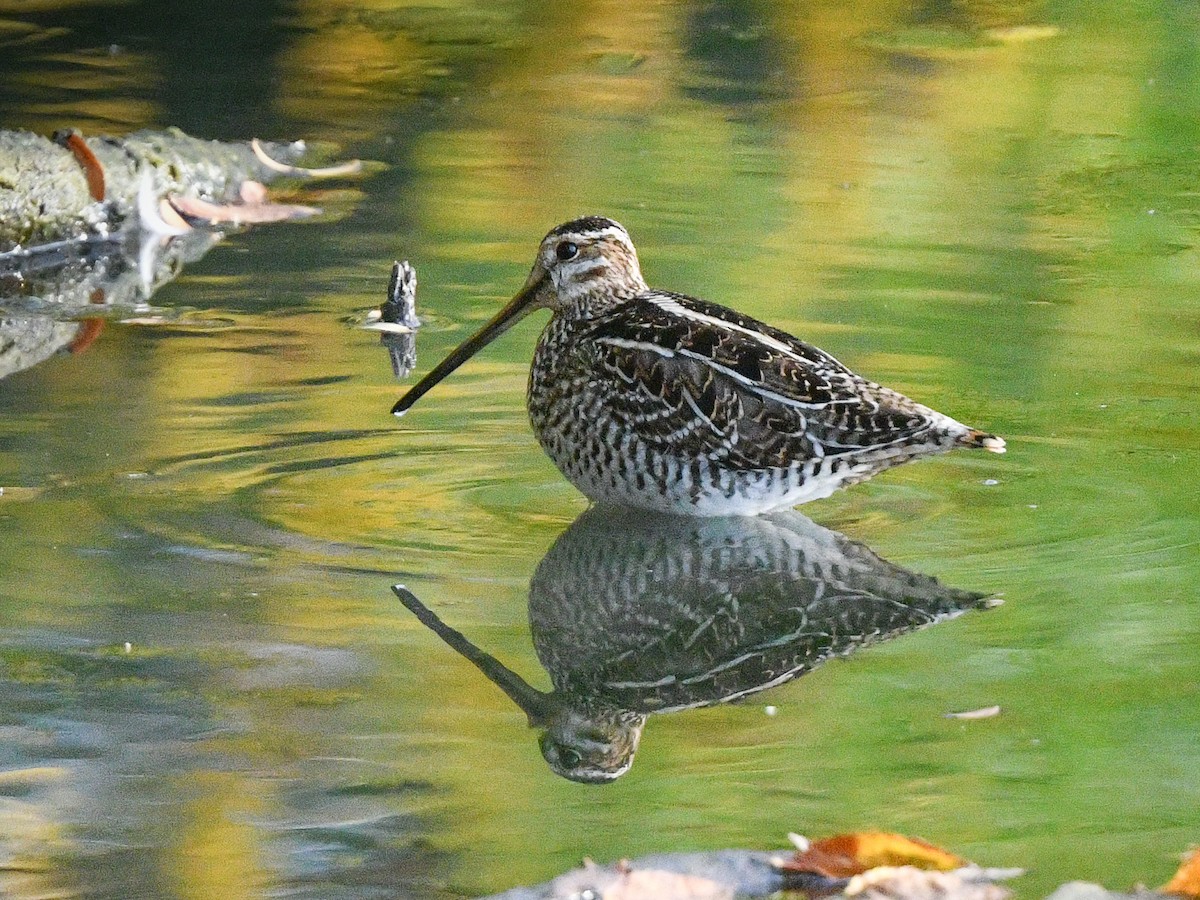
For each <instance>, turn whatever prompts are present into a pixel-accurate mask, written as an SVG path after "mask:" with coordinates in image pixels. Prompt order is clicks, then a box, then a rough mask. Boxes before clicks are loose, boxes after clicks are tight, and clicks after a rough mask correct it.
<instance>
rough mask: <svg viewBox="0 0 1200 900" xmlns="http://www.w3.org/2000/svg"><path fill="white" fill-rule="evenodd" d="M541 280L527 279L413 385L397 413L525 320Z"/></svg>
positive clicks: (394, 408)
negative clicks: (490, 315) (493, 313)
mask: <svg viewBox="0 0 1200 900" xmlns="http://www.w3.org/2000/svg"><path fill="white" fill-rule="evenodd" d="M538 285H539V283H538V282H533V283H531V284H529V283H527V284H526V285H525V287H523V288H521V290H520V292H519V293H518V294H517V295H516V296H515V297H513V298H512V299H511V300H510V301H508V304H507V305H506V306H505V307H504V308H503V309H502V310H500V312H498V313H496V315H495V317H494V318H493V319H492V320H491V321H490V322H488V323H487V324H486V325H484V326H483V327H482V328H480V329H479V330H478V331H477V332H475V333H474V334H473V335H471V336H470V337H469V338H467V339H466V340H465V341H463V342H462V343H461V344H459V345H458V346H457V347H455V348H454V350H452V351H451V352H450V355H449V356H447V357H446V358H445V359H443V360H442V361H441V362H440V363H438V364H437V365H436V366H434V367H433V370H432V371H431V372H430V373H429V374H428V375H426V376H425V377H424V378H422V379H421V380H420V381H418V382H417V383H416V384H414V385H413V386H412V387H411V388H409V390H408V393H407V394H405V395H404V396H403V397H401V398H400V399H399V400H398V401H397V402H396V405H395V406H393V407H392V415H393V416H402V415H404V414H405V413H406V412H408V410H409V408H410V407H411V406H412V405H413V404H414V403H416V402H417V401H418V400H420V399H421V398H422V397H423V396H425V394H426V393H427V392H428V391H429V390H430V389H431V388H432V387H433V386H434V385H435V384H437V383H438V382H439V381H441V380H442V379H443V378H445V377H446V376H447V375H449V374H450V373H451V372H453V371H454V370H455V369H457V368H458V367H459V366H461V365H462V364H463V363H465V362H466V361H467V360H468V359H470V358H471V357H472V356H474V355H475V354H476V353H478V352H479V351H480V350H482V349H483V348H484V347H486V346H487V345H488V344H490V343H491V342H492V341H494V340H495V339H496V338H498V337H500V335H502V334H504V332H506V331H508V329H510V328H512V326H513V325H515V324H517V322H519V321H521V319H523V318H524V317H525V314H526V313H528V312H529V311H530V310H532V309H533V301H534V299H535V298H536V296H537V289H538Z"/></svg>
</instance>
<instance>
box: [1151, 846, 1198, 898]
mask: <svg viewBox="0 0 1200 900" xmlns="http://www.w3.org/2000/svg"><path fill="white" fill-rule="evenodd" d="M1159 891H1160V892H1161V893H1163V894H1182V895H1183V896H1185V897H1198V898H1200V849H1197V850H1193V851H1192V852H1191V854H1189V855H1188V857H1187V859H1185V860H1184V861H1183V865H1182V866H1180V867H1179V871H1178V872H1176V873H1175V877H1174V878H1172V879H1171V880H1170V881H1168V882H1167V883H1166V884H1164V885H1163V886H1162V887H1161V888H1159Z"/></svg>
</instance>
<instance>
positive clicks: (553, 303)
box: [392, 216, 1004, 516]
mask: <svg viewBox="0 0 1200 900" xmlns="http://www.w3.org/2000/svg"><path fill="white" fill-rule="evenodd" d="M535 309H549V310H551V312H552V315H551V318H550V323H549V324H548V325H547V326H546V329H545V331H543V332H542V337H541V340H539V341H538V345H537V351H536V352H535V354H534V357H533V367H532V369H531V371H530V376H529V398H528V399H529V417H530V420H531V421H532V423H533V430H534V433H535V434H536V435H537V438H538V441H540V442H541V445H542V448H543V449H544V450H545V451H546V453H547V454H548V455H549V456H550V458H551V459H552V460H553V461H554V463H555V465H557V466H558V467H559V469H561V470H562V472H563V474H564V475H566V476H567V478H568V480H570V482H571V483H572V484H574V485H575V486H576V487H577V488H579V490H581V491H582V492H583V493H584V494H586V495H587V496H588V497H590V498H592V499H593V500H598V501H601V502H608V503H620V504H627V505H630V506H638V507H644V508H647V509H654V510H658V511H662V512H675V513H684V514H688V515H699V516H706V515H750V514H756V513H760V512H764V511H766V510H771V509H779V508H784V507H789V506H795V505H796V504H797V503H804V502H806V501H809V500H816V499H819V498H821V497H827V496H829V495H830V494H831V493H833V492H834V491H835V490H837V489H838V488H839V487H842V486H845V485H850V484H855V483H857V482H860V481H864V480H865V479H867V478H870V477H871V476H872V475H874V474H876V473H877V472H881V471H883V470H884V469H887V468H890V467H892V466H894V465H897V464H899V463H902V462H905V461H907V460H910V459H915V458H917V457H921V456H930V455H932V454H935V453H944V452H946V451H948V450H952V449H954V448H955V447H981V448H983V449H985V450H992V451H995V452H997V453H1002V452H1003V451H1004V441H1003V440H1002V439H1000V438H998V437H996V436H995V435H991V434H987V433H986V432H983V431H979V430H977V429H974V428H968V427H967V426H966V425H963V424H961V423H959V422H956V421H955V420H954V419H951V418H950V417H949V416H945V415H942V414H941V413H939V412H935V411H934V410H932V409H930V408H928V407H926V406H922V405H921V404H919V403H916V402H914V401H912V400H910V399H908V398H907V397H905V396H903V395H902V394H899V393H897V392H896V391H893V390H890V389H889V388H885V387H881V386H880V385H878V384H875V383H874V382H871V381H867V380H866V379H865V378H862V377H860V376H858V375H856V374H855V373H853V372H851V371H850V370H849V369H847V368H846V367H845V366H843V365H842V364H841V363H839V362H838V361H837V360H836V359H834V358H833V357H832V356H830V355H829V354H828V353H825V352H824V351H822V350H818V349H817V348H816V347H813V346H811V345H810V344H806V343H804V342H803V341H800V340H797V339H796V338H794V337H792V336H791V335H789V334H786V333H785V332H782V331H779V330H778V329H775V328H772V327H771V326H769V325H766V324H764V323H762V322H759V321H756V320H754V319H751V318H749V317H748V316H743V315H741V314H740V313H737V312H735V311H734V310H731V309H727V308H725V307H723V306H717V305H716V304H714V303H708V302H706V301H703V300H697V299H695V298H692V297H685V296H683V295H681V294H674V293H669V292H666V291H657V290H652V289H651V288H649V287H648V286H647V285H646V282H645V280H644V279H643V278H642V272H641V269H640V268H639V266H638V258H637V251H636V250H634V247H633V242H632V241H631V240H630V239H629V234H628V233H627V232H626V231H625V229H624V228H622V227H621V226H620V225H619V224H617V223H616V222H614V221H612V220H611V219H606V218H603V217H600V216H592V217H589V218H584V219H578V220H576V221H573V222H567V223H566V224H564V225H560V226H558V227H557V228H555V229H554V230H553V231H551V232H550V233H549V234H547V235H546V237H545V238H544V239H543V240H542V244H541V247H540V249H539V250H538V255H537V259H536V260H535V261H534V264H533V271H531V272H530V273H529V278H528V280H527V281H526V282H525V286H524V287H523V288H521V290H520V291H519V292H518V293H517V295H516V296H515V297H513V299H512V301H511V302H510V303H509V304H508V305H507V306H505V307H504V308H503V309H502V310H500V312H499V313H497V314H496V316H495V318H493V319H492V320H491V321H490V322H489V323H488V324H486V325H484V326H483V328H481V329H480V330H479V331H478V332H477V333H476V334H475V335H474V336H473V337H470V338H468V339H467V340H466V341H465V342H464V343H463V344H461V345H460V346H459V347H458V348H457V349H456V350H454V351H453V352H452V353H451V354H450V355H449V356H448V357H446V358H445V359H444V360H443V361H442V362H441V363H440V364H438V365H437V366H436V367H435V368H434V369H433V371H431V372H430V373H429V374H428V375H426V376H425V377H424V378H423V379H421V381H420V382H418V383H417V384H416V385H415V386H414V387H413V388H412V389H411V390H409V392H408V393H407V394H405V395H404V397H402V398H401V399H400V401H399V402H398V403H397V404H396V405H395V406H394V407H393V408H392V412H393V413H395V414H396V415H402V414H403V413H404V412H405V411H407V410H408V409H409V407H411V406H412V405H413V404H414V403H416V402H417V400H418V399H420V397H421V396H422V395H424V394H425V392H426V391H428V390H429V389H430V388H432V387H433V386H434V385H435V384H437V383H438V382H439V381H441V380H442V379H443V378H444V377H446V376H447V375H448V374H450V373H451V372H452V371H454V370H455V369H456V368H458V366H460V365H461V364H462V363H464V362H465V361H466V360H467V359H469V358H470V357H471V356H472V355H474V353H475V352H476V351H478V350H479V349H481V348H482V347H484V346H485V345H486V344H488V343H489V342H490V341H491V340H492V339H494V338H495V337H497V336H498V335H500V334H503V333H504V332H505V331H506V330H508V328H509V327H511V326H512V325H513V324H514V323H515V322H517V321H519V320H520V319H521V318H523V317H524V316H525V315H526V314H527V313H529V312H531V311H532V310H535Z"/></svg>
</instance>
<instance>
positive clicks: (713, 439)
mask: <svg viewBox="0 0 1200 900" xmlns="http://www.w3.org/2000/svg"><path fill="white" fill-rule="evenodd" d="M631 304H633V305H630V304H625V305H623V306H621V307H620V308H619V309H618V310H616V311H615V312H614V313H611V314H609V315H607V316H603V317H600V318H598V319H597V320H595V322H594V324H593V325H592V326H591V327H590V328H589V330H588V332H587V334H586V336H585V339H584V340H582V341H581V342H580V343H579V345H578V352H581V353H585V354H589V355H591V356H592V358H591V359H590V360H587V361H586V363H585V365H586V367H587V368H588V370H590V371H591V372H593V373H594V374H595V377H596V378H597V379H598V380H599V381H601V382H603V381H605V380H607V381H608V384H607V385H604V384H598V385H597V386H598V387H601V388H605V387H607V390H606V391H605V394H606V396H607V404H608V406H609V407H610V409H611V411H612V413H613V415H614V416H616V417H618V418H620V419H622V420H624V421H625V422H626V423H627V424H628V426H629V427H630V428H631V429H632V430H633V431H634V432H635V433H637V434H638V435H639V436H640V437H642V438H643V439H644V440H646V441H648V442H649V443H651V444H654V445H659V446H665V445H669V446H671V447H673V448H674V449H675V450H676V451H677V452H679V453H681V454H683V455H685V456H705V457H707V458H710V459H713V460H714V461H720V462H722V463H724V464H727V465H732V466H737V467H740V468H773V467H782V466H787V465H788V464H789V463H791V462H794V461H797V460H804V459H808V458H811V457H822V456H836V455H841V454H852V453H855V452H858V451H861V450H863V449H865V448H868V447H878V446H886V445H888V444H892V443H901V442H906V441H911V440H914V439H919V438H920V436H921V434H922V433H923V432H926V431H928V430H929V429H930V427H931V426H932V425H933V424H934V418H933V417H937V416H938V414H937V413H934V412H933V411H932V410H929V409H927V408H926V407H923V406H921V405H919V404H917V403H914V402H913V401H912V400H909V399H908V398H907V397H904V396H903V395H902V394H899V393H897V392H895V391H891V390H888V389H887V388H883V387H880V386H879V385H876V384H874V383H872V382H869V381H866V380H865V379H863V378H860V377H859V376H858V375H855V374H854V373H853V372H851V371H850V370H849V369H847V368H846V367H845V366H843V365H842V364H841V363H839V362H838V361H837V360H836V359H834V358H833V357H832V356H830V355H829V354H828V353H825V352H824V351H823V350H820V349H818V348H816V347H813V346H812V345H810V344H806V343H804V342H803V341H799V340H797V339H796V338H794V337H791V336H790V335H788V334H786V333H785V332H782V331H779V330H778V329H775V328H771V327H770V326H768V325H765V324H763V323H762V322H759V321H757V320H755V319H751V318H749V317H747V316H742V315H740V314H738V313H736V312H734V311H732V310H729V309H726V308H725V307H721V306H717V305H715V304H710V303H705V302H704V301H700V300H696V299H694V298H690V297H685V296H683V295H680V294H668V293H663V292H653V293H649V294H646V295H643V296H642V297H640V298H638V299H637V300H635V301H631ZM939 418H940V417H939Z"/></svg>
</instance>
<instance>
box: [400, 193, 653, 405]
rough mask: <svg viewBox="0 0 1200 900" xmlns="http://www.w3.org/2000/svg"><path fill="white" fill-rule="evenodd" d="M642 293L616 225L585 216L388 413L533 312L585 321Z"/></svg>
mask: <svg viewBox="0 0 1200 900" xmlns="http://www.w3.org/2000/svg"><path fill="white" fill-rule="evenodd" d="M645 290H646V282H645V281H644V280H643V278H642V271H641V268H640V267H639V266H638V258H637V251H636V250H635V249H634V248H633V241H631V240H630V239H629V232H627V231H626V230H625V229H624V228H623V227H622V226H621V225H620V224H619V223H617V222H614V221H613V220H612V219H607V218H605V217H603V216H586V217H584V218H582V219H574V220H573V221H570V222H565V223H563V224H562V225H559V226H558V227H557V228H554V229H552V230H551V231H550V233H549V234H547V235H546V236H545V237H544V238H542V243H541V246H540V247H538V254H537V258H536V259H535V260H534V262H533V268H532V269H531V270H530V272H529V277H528V278H527V279H526V280H525V285H524V286H523V287H522V288H521V290H519V291H518V292H517V294H516V296H515V297H513V298H512V299H511V300H510V301H509V302H508V303H507V304H506V305H505V306H504V308H503V309H501V310H500V311H499V312H498V313H496V315H495V316H494V317H493V318H492V320H491V321H490V322H488V323H487V324H486V325H484V326H483V327H482V328H480V329H479V331H477V332H475V334H473V335H471V337H469V338H467V339H466V340H465V341H463V342H462V343H461V344H459V345H458V347H456V348H455V349H454V350H452V351H451V352H450V355H449V356H447V357H446V358H445V359H443V360H442V361H441V362H440V363H438V364H437V365H436V366H435V367H434V368H433V370H432V371H431V372H430V373H429V374H428V375H426V376H425V377H424V378H422V379H421V380H420V381H419V382H417V383H416V384H415V385H413V387H412V388H411V389H410V390H409V391H408V393H407V394H405V395H404V396H403V397H401V398H400V401H399V402H398V403H397V404H396V405H395V406H393V407H392V413H393V414H394V415H397V416H401V415H404V413H406V412H407V411H408V409H409V408H410V407H411V406H412V405H413V404H414V403H416V402H417V400H419V399H420V398H421V397H422V396H424V394H425V393H426V392H427V391H428V390H429V389H430V388H432V387H433V386H434V385H435V384H437V383H438V382H439V381H441V380H442V379H443V378H445V377H446V376H447V375H449V374H450V373H451V372H453V371H454V370H455V369H457V368H458V367H459V366H461V365H462V364H463V363H465V362H466V361H467V360H468V359H470V358H471V357H472V356H474V355H475V354H476V353H478V352H479V351H480V350H482V349H483V348H484V347H486V346H487V345H488V344H490V343H491V342H492V341H494V340H495V339H496V338H498V337H499V336H500V335H502V334H504V332H506V331H508V329H509V328H511V327H512V326H513V325H515V324H516V323H517V322H519V321H520V320H521V319H523V318H525V316H526V315H528V314H529V313H531V312H533V311H534V310H535V309H550V310H553V311H554V312H555V313H556V314H557V313H560V312H574V313H576V314H582V315H587V314H590V313H594V312H598V311H601V310H603V309H607V308H610V307H612V306H613V305H617V304H620V303H621V302H622V301H624V300H627V299H629V298H631V297H635V296H637V295H638V294H639V293H641V292H642V291H645Z"/></svg>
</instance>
